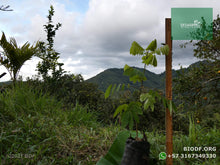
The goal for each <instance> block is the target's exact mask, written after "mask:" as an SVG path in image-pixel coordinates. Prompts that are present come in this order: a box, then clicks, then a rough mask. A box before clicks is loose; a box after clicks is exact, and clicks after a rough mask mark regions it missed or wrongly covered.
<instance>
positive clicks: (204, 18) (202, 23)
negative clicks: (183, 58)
mask: <svg viewBox="0 0 220 165" xmlns="http://www.w3.org/2000/svg"><path fill="white" fill-rule="evenodd" d="M212 22H213V9H212V8H172V9H171V35H172V40H212V38H213V26H212Z"/></svg>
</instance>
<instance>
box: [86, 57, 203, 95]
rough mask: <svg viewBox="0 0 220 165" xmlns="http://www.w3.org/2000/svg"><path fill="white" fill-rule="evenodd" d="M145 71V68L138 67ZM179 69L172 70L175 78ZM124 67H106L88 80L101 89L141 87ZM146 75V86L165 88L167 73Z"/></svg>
mask: <svg viewBox="0 0 220 165" xmlns="http://www.w3.org/2000/svg"><path fill="white" fill-rule="evenodd" d="M204 62H205V61H198V62H196V63H193V64H191V65H190V66H189V67H188V68H184V70H186V71H187V70H189V68H190V67H197V66H199V64H200V63H204ZM136 69H139V70H140V71H142V72H143V69H141V68H136ZM178 71H179V70H172V75H173V79H174V78H175V77H176V76H177V72H178ZM123 72H124V70H123V68H111V69H106V70H105V71H103V72H101V73H99V74H97V75H96V76H94V77H92V78H90V79H88V80H86V81H87V82H91V83H95V84H97V85H98V87H99V89H100V90H102V91H105V90H106V89H107V88H108V86H109V85H110V84H123V83H124V84H128V83H129V84H132V85H133V86H134V87H136V88H138V87H140V83H136V84H133V83H132V82H130V81H129V77H128V76H124V75H123ZM145 76H146V78H147V80H146V81H145V82H144V86H145V87H147V88H151V89H155V88H156V89H161V90H165V77H166V73H165V72H163V73H161V74H156V73H153V72H150V71H148V70H145Z"/></svg>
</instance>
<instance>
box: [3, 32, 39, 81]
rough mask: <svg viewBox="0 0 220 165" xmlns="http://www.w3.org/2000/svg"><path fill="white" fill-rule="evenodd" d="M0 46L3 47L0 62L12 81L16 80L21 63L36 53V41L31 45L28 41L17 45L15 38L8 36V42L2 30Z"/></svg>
mask: <svg viewBox="0 0 220 165" xmlns="http://www.w3.org/2000/svg"><path fill="white" fill-rule="evenodd" d="M0 46H1V47H2V49H3V52H2V53H1V55H3V56H1V55H0V63H1V64H2V65H3V66H5V68H6V69H7V70H8V72H9V73H10V76H11V79H12V80H13V82H16V80H17V77H18V73H19V71H20V69H21V67H22V66H23V64H24V63H25V62H26V61H27V60H30V59H31V57H33V56H34V55H37V53H38V43H37V44H36V45H35V46H34V45H32V46H31V45H30V43H28V42H26V43H25V44H24V45H23V46H22V47H18V45H17V42H16V40H15V39H14V38H10V41H9V42H8V41H7V39H6V37H5V34H4V32H3V33H2V37H1V40H0Z"/></svg>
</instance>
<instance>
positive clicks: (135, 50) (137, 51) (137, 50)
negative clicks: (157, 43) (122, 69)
mask: <svg viewBox="0 0 220 165" xmlns="http://www.w3.org/2000/svg"><path fill="white" fill-rule="evenodd" d="M130 54H132V55H143V54H144V48H142V47H141V46H140V45H139V44H138V43H137V42H136V41H134V42H133V43H132V45H131V48H130Z"/></svg>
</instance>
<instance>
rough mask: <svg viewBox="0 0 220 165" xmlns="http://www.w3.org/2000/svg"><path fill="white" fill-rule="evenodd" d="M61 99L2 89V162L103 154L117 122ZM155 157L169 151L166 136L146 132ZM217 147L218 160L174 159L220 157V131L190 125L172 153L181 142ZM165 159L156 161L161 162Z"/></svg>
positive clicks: (83, 159) (63, 160) (86, 160)
mask: <svg viewBox="0 0 220 165" xmlns="http://www.w3.org/2000/svg"><path fill="white" fill-rule="evenodd" d="M63 107H64V106H63V103H62V102H58V101H57V100H56V99H55V98H53V97H51V96H49V95H42V94H41V92H40V91H35V90H33V89H30V88H28V87H26V86H25V85H18V86H17V87H15V88H14V89H12V90H8V91H6V92H5V93H2V94H0V129H1V130H0V155H1V156H0V164H3V165H4V164H39V165H40V164H43V165H44V164H47V165H48V164H62V165H63V164H76V165H79V164H83V165H84V164H85V165H90V164H91V165H92V164H96V162H97V161H98V160H99V159H100V158H101V156H104V155H105V154H106V153H107V152H108V150H109V148H110V146H111V144H112V142H113V141H114V139H115V137H116V136H117V134H118V132H119V131H121V130H122V129H121V128H120V127H117V126H113V125H112V126H103V125H102V124H101V123H99V122H97V120H96V115H95V114H94V113H92V112H88V111H89V110H88V109H87V108H86V107H82V106H79V105H77V106H76V107H73V108H69V109H64V108H63ZM147 136H148V140H149V142H150V144H151V158H154V159H157V160H158V156H159V153H160V152H163V151H165V135H164V134H163V133H158V132H156V131H155V132H149V133H147ZM187 146H189V147H190V146H198V147H199V146H204V147H216V148H217V150H216V151H213V152H209V153H213V154H217V158H216V159H205V158H204V159H197V160H196V159H176V160H175V159H174V161H175V163H176V164H188V165H191V164H217V163H218V162H220V159H219V157H220V153H219V148H220V131H219V129H212V130H208V129H204V128H201V127H199V125H193V124H192V125H191V127H190V135H189V136H186V135H181V134H179V133H175V135H174V153H178V154H181V153H187V152H183V147H187ZM164 163H165V161H161V160H158V163H157V164H164Z"/></svg>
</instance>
